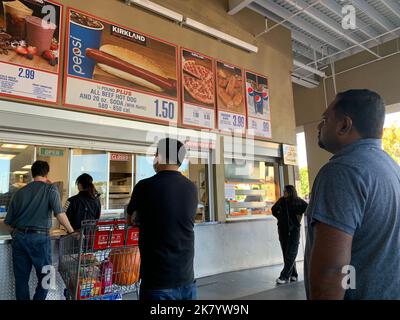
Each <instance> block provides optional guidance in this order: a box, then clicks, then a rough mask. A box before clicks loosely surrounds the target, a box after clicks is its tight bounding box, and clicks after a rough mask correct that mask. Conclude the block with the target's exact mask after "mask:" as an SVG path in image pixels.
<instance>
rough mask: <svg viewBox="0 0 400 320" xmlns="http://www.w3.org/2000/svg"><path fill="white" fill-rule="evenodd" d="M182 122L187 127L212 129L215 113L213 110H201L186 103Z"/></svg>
mask: <svg viewBox="0 0 400 320" xmlns="http://www.w3.org/2000/svg"><path fill="white" fill-rule="evenodd" d="M183 122H184V123H185V124H187V125H192V126H197V127H204V128H208V129H213V128H214V123H215V111H214V110H213V109H208V108H201V107H198V106H192V105H190V104H187V103H186V104H185V110H184V116H183Z"/></svg>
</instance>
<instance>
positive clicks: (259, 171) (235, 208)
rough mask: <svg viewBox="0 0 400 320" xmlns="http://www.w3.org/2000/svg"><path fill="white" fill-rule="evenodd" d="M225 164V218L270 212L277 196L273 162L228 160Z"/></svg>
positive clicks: (263, 215)
mask: <svg viewBox="0 0 400 320" xmlns="http://www.w3.org/2000/svg"><path fill="white" fill-rule="evenodd" d="M230 162H231V163H228V164H226V165H225V214H226V217H227V220H230V219H234V218H238V217H243V218H255V217H266V216H268V215H271V207H272V206H273V205H274V203H275V202H276V200H277V192H276V191H277V183H276V181H275V168H274V164H273V163H272V164H269V163H266V162H262V161H243V162H242V163H240V164H239V163H238V162H236V161H235V160H231V161H230Z"/></svg>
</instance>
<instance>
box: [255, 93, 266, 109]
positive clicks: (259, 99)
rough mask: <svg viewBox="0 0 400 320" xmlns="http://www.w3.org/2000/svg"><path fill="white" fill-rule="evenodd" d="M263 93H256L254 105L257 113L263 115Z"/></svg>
mask: <svg viewBox="0 0 400 320" xmlns="http://www.w3.org/2000/svg"><path fill="white" fill-rule="evenodd" d="M263 102H264V100H263V92H262V91H254V103H255V108H256V113H259V114H263V105H264V103H263Z"/></svg>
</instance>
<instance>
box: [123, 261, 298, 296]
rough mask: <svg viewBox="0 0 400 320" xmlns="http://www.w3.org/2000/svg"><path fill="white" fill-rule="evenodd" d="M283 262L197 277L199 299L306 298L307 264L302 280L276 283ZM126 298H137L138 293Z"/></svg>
mask: <svg viewBox="0 0 400 320" xmlns="http://www.w3.org/2000/svg"><path fill="white" fill-rule="evenodd" d="M281 269H282V266H281V265H278V266H272V267H263V268H256V269H247V270H241V271H235V272H228V273H223V274H218V275H214V276H210V277H204V278H200V279H197V285H198V289H197V294H198V299H199V300H304V299H305V292H304V282H303V263H302V262H300V263H298V264H297V270H298V273H299V281H298V282H294V283H289V284H285V285H279V286H278V285H276V283H275V280H276V278H277V277H278V276H279V273H280V271H281ZM124 299H128V300H135V299H136V296H135V295H126V296H124Z"/></svg>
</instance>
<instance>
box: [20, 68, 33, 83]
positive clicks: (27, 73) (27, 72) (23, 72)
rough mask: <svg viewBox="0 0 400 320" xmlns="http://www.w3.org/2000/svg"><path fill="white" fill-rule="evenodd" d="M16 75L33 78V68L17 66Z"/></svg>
mask: <svg viewBox="0 0 400 320" xmlns="http://www.w3.org/2000/svg"><path fill="white" fill-rule="evenodd" d="M18 77H20V78H25V79H31V80H34V79H35V70H31V69H24V68H19V69H18Z"/></svg>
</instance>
